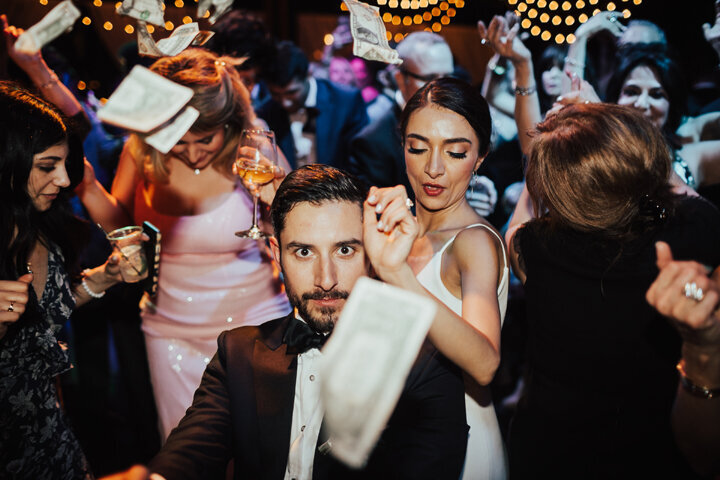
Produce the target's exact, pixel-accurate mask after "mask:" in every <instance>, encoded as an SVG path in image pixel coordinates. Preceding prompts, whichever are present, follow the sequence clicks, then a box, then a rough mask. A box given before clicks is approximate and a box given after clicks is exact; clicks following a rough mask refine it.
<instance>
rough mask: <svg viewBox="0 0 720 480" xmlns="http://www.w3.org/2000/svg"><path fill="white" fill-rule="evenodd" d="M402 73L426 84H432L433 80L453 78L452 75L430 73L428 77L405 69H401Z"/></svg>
mask: <svg viewBox="0 0 720 480" xmlns="http://www.w3.org/2000/svg"><path fill="white" fill-rule="evenodd" d="M400 73H402V74H403V75H406V76H408V77H411V78H414V79H415V80H420V81H421V82H425V83H428V82H432V81H433V80H435V79H438V78H442V77H452V76H453V75H452V73H430V74H428V75H418V74H417V73H414V72H411V71H410V70H406V69H404V68H401V69H400Z"/></svg>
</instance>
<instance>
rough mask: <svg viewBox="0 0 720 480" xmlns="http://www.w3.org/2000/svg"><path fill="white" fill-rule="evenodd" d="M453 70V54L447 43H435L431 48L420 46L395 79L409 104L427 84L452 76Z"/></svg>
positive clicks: (405, 61) (401, 67) (399, 70)
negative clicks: (411, 98)
mask: <svg viewBox="0 0 720 480" xmlns="http://www.w3.org/2000/svg"><path fill="white" fill-rule="evenodd" d="M453 70H454V63H453V57H452V52H451V51H450V47H448V45H447V44H446V43H435V44H433V45H431V46H430V47H423V46H421V45H418V51H416V52H415V54H414V55H412V56H411V57H410V58H406V59H405V60H404V61H403V63H402V65H400V67H399V69H398V71H397V72H396V74H395V79H396V81H397V84H398V88H399V89H400V93H401V94H402V96H403V99H404V100H405V101H406V102H407V101H408V100H409V99H410V97H412V96H413V95H414V94H415V92H417V91H418V90H420V89H421V88H422V87H423V86H425V84H426V83H428V82H430V81H432V80H435V79H436V78H440V77H445V76H448V75H452V73H453Z"/></svg>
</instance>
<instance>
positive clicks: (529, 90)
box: [514, 85, 537, 97]
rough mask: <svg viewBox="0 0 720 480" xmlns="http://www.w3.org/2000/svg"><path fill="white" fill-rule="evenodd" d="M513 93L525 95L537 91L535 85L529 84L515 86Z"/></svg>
mask: <svg viewBox="0 0 720 480" xmlns="http://www.w3.org/2000/svg"><path fill="white" fill-rule="evenodd" d="M514 91H515V95H520V96H523V97H527V96H528V95H532V94H533V93H535V92H537V85H530V86H529V87H515V90H514Z"/></svg>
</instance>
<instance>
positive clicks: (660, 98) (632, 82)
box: [617, 65, 670, 129]
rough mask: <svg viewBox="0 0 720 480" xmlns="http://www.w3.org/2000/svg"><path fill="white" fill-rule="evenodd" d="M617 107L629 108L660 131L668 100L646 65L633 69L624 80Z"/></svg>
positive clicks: (664, 118)
mask: <svg viewBox="0 0 720 480" xmlns="http://www.w3.org/2000/svg"><path fill="white" fill-rule="evenodd" d="M617 103H618V105H626V106H631V107H633V108H635V109H637V110H639V111H640V112H642V114H643V115H644V116H645V118H647V119H648V120H650V121H651V122H652V123H653V124H654V125H655V126H656V127H658V128H660V129H662V127H663V126H664V125H665V122H667V119H668V114H669V112H670V100H669V97H668V94H667V92H666V91H665V89H664V88H663V86H662V84H660V80H659V78H658V76H657V75H656V74H655V71H653V69H652V68H650V67H648V66H646V65H639V66H637V67H635V68H634V69H633V70H632V71H631V72H630V74H629V75H628V76H627V78H626V79H625V82H624V83H623V86H622V89H621V90H620V96H619V97H618V101H617Z"/></svg>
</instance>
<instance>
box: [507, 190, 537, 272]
mask: <svg viewBox="0 0 720 480" xmlns="http://www.w3.org/2000/svg"><path fill="white" fill-rule="evenodd" d="M535 217H536V215H535V210H534V208H533V204H532V200H531V199H530V193H529V192H528V189H527V186H523V191H522V193H521V194H520V198H519V199H518V202H517V203H516V204H515V211H514V212H513V215H512V218H510V224H509V225H508V229H507V231H506V232H505V242H506V243H507V248H508V256H509V257H510V265H512V269H513V272H515V276H517V277H518V278H519V279H520V281H521V282H522V283H525V269H524V268H523V266H522V264H521V262H520V252H518V251H517V248H516V246H515V234H516V233H517V231H518V229H519V228H521V227H522V226H523V225H524V224H525V223H526V222H529V221H530V220H532V219H533V218H535Z"/></svg>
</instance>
